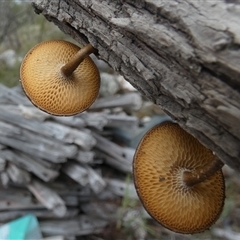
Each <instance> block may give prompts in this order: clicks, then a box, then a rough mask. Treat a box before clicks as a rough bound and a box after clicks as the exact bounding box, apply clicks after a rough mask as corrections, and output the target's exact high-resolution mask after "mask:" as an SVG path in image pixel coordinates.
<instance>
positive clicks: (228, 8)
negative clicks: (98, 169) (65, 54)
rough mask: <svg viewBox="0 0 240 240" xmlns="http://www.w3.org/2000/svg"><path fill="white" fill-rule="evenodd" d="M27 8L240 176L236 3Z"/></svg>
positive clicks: (60, 3)
mask: <svg viewBox="0 0 240 240" xmlns="http://www.w3.org/2000/svg"><path fill="white" fill-rule="evenodd" d="M33 6H34V8H35V11H36V12H37V13H42V14H43V15H44V16H45V17H46V18H47V19H48V20H50V21H53V22H54V23H55V24H56V25H57V26H59V28H60V29H61V30H62V31H63V32H65V33H66V34H69V35H71V36H72V37H73V38H74V39H75V40H77V41H78V42H79V43H81V44H84V45H85V44H86V43H91V44H92V45H93V46H94V47H95V48H96V49H98V57H99V58H100V59H103V60H104V61H105V62H107V63H109V65H110V66H111V67H112V68H113V69H114V70H116V71H118V72H120V73H121V74H122V75H123V76H124V77H125V78H126V79H127V80H128V81H129V82H130V83H131V84H132V85H133V86H134V87H136V88H137V89H138V90H139V91H140V92H141V93H142V94H143V95H145V96H146V97H147V98H149V99H150V100H151V101H152V102H154V103H156V104H157V105H159V106H160V107H161V108H162V109H163V110H164V111H165V112H166V113H167V114H169V115H170V116H171V117H172V118H173V119H174V120H176V121H177V122H178V123H179V124H180V125H181V126H182V127H183V128H184V129H186V130H187V131H188V132H190V133H191V134H192V135H194V136H195V137H197V138H198V139H199V140H200V141H201V142H202V143H203V144H204V145H206V146H207V147H208V148H210V149H211V150H213V151H214V152H216V154H217V155H218V157H219V158H220V159H221V160H222V161H223V162H224V163H226V164H228V165H229V166H231V167H232V168H234V169H235V170H236V171H240V3H239V1H238V0H235V1H233V0H232V1H227V0H211V1H207V0H201V1H200V0H198V1H197V0H196V1H192V0H176V1H161V0H135V1H134V0H126V1H124V0H115V1H112V0H104V1H103V0H91V1H90V0H54V1H48V0H35V1H33Z"/></svg>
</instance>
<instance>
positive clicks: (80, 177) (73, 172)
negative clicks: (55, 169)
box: [61, 162, 88, 186]
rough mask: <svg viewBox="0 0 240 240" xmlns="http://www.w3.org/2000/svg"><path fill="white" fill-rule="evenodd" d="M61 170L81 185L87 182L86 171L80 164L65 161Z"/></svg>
mask: <svg viewBox="0 0 240 240" xmlns="http://www.w3.org/2000/svg"><path fill="white" fill-rule="evenodd" d="M61 170H62V172H64V173H65V174H67V175H68V176H69V177H70V178H72V179H73V180H74V181H76V182H78V183H79V184H80V185H81V186H86V185H87V184H88V171H87V170H86V169H85V168H84V167H83V166H81V165H80V164H77V163H72V162H67V163H65V164H63V166H62V169H61Z"/></svg>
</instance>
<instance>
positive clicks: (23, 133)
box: [0, 122, 77, 163]
mask: <svg viewBox="0 0 240 240" xmlns="http://www.w3.org/2000/svg"><path fill="white" fill-rule="evenodd" d="M0 143H2V144H4V145H6V146H9V147H12V148H15V149H17V150H19V151H22V152H24V153H27V154H30V155H32V156H37V157H39V158H43V159H47V160H49V161H52V162H54V163H59V162H65V161H66V160H67V158H68V157H69V158H70V157H74V156H75V155H76V154H77V147H76V146H74V145H68V144H64V143H63V142H60V141H58V140H56V139H53V138H52V139H51V138H46V137H44V136H42V135H39V134H35V133H33V132H31V131H28V130H25V129H22V128H20V127H17V126H14V125H10V124H8V123H5V122H0Z"/></svg>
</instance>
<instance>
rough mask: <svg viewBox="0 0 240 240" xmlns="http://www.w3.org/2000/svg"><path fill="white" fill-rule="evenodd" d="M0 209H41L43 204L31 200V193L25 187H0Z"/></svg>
mask: <svg viewBox="0 0 240 240" xmlns="http://www.w3.org/2000/svg"><path fill="white" fill-rule="evenodd" d="M0 190H1V191H0V210H1V212H2V211H8V210H26V209H43V208H44V206H43V205H42V204H41V203H39V202H37V201H34V200H33V197H32V194H31V193H30V192H29V191H28V190H27V189H25V188H13V187H12V188H7V189H4V188H2V187H0Z"/></svg>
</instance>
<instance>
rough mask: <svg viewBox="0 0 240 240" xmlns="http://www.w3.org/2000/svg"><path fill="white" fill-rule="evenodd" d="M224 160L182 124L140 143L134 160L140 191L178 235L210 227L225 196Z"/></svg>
mask: <svg viewBox="0 0 240 240" xmlns="http://www.w3.org/2000/svg"><path fill="white" fill-rule="evenodd" d="M222 166H223V163H222V162H221V161H220V160H219V159H217V157H216V156H215V155H214V154H213V153H212V152H211V151H210V150H209V149H207V148H206V147H205V146H203V145H202V144H201V143H200V142H199V141H198V140H197V139H195V138H194V137H193V136H191V135H190V134H189V133H187V132H186V131H184V130H183V129H182V128H181V127H179V125H178V124H176V123H172V122H165V123H162V124H159V125H157V126H155V127H153V128H152V129H150V130H149V131H148V132H147V133H146V134H145V136H144V137H143V138H142V140H141V141H140V143H139V145H138V147H137V149H136V152H135V155H134V161H133V177H134V183H135V187H136V191H137V193H138V196H139V198H140V200H141V201H142V204H143V206H144V207H145V209H146V210H147V212H148V213H149V214H150V215H151V216H152V217H153V218H154V219H155V220H156V221H157V222H159V223H160V224H161V225H163V226H164V227H166V228H168V229H170V230H172V231H174V232H178V233H183V234H193V233H199V232H203V231H204V230H206V229H208V228H209V227H210V226H211V225H212V224H214V223H215V221H216V220H217V219H218V217H219V216H220V214H221V212H222V209H223V205H224V199H225V184H224V177H223V174H222V171H221V168H222Z"/></svg>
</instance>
